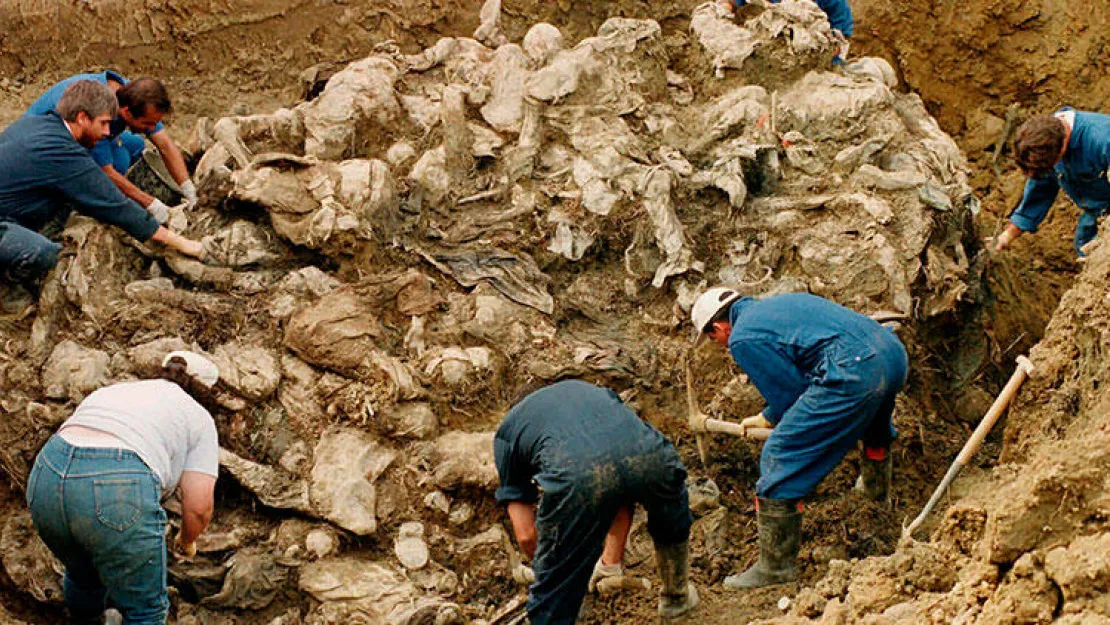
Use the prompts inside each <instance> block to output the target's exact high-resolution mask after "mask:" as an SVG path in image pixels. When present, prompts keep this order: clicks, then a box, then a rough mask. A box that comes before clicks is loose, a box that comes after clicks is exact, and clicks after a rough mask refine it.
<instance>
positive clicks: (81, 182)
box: [0, 80, 203, 283]
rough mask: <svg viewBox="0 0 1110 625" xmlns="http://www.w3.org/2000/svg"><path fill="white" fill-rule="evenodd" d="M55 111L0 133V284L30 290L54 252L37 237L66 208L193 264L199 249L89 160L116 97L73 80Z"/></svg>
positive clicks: (57, 248)
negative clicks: (177, 253) (164, 247)
mask: <svg viewBox="0 0 1110 625" xmlns="http://www.w3.org/2000/svg"><path fill="white" fill-rule="evenodd" d="M56 108H57V110H56V111H52V112H50V113H47V114H46V115H39V116H33V117H23V118H20V119H19V120H17V121H15V122H14V123H12V124H11V125H10V126H8V127H7V128H6V129H5V130H4V132H3V133H0V282H5V283H13V282H14V283H32V282H34V281H36V280H37V279H38V278H40V277H41V276H43V275H44V274H46V273H47V272H48V271H50V269H51V268H52V267H53V266H54V264H55V263H57V261H58V252H59V251H60V250H61V245H59V244H57V243H55V242H54V241H51V240H50V239H48V238H47V237H45V236H43V235H42V234H40V233H39V231H40V230H42V229H43V227H45V226H46V225H47V224H48V223H51V222H62V223H64V221H65V217H67V216H68V214H69V211H70V207H71V206H72V207H74V208H76V209H77V211H78V212H80V213H83V214H85V215H88V216H90V217H93V218H95V219H98V220H100V221H103V222H105V223H109V224H112V225H114V226H118V227H120V228H122V229H123V230H125V231H127V233H128V234H130V235H131V236H133V237H135V238H136V239H138V240H139V241H147V240H154V241H157V242H159V243H164V244H165V245H168V246H169V247H172V248H174V249H176V250H178V251H180V252H182V253H184V254H189V255H191V256H198V257H199V256H200V255H201V254H202V249H203V248H202V246H201V244H200V243H199V242H197V241H192V240H189V239H186V238H185V237H182V236H180V235H177V234H174V233H173V232H170V231H169V230H167V229H166V228H164V227H162V226H160V225H158V222H157V221H156V220H155V219H154V217H153V216H151V215H150V214H149V213H147V212H146V211H144V210H143V209H142V208H140V207H139V205H138V204H136V203H135V202H133V201H131V200H129V199H128V198H126V197H125V196H124V195H123V193H121V192H120V190H119V189H117V188H116V187H115V185H113V184H112V182H111V181H110V180H108V177H107V176H105V175H104V171H103V170H102V169H101V168H100V167H98V166H97V164H96V163H95V162H94V161H93V159H92V157H91V156H90V155H89V150H88V148H90V147H92V146H93V145H95V144H96V142H97V141H99V140H100V139H101V138H103V137H104V136H106V135H107V134H108V132H109V131H108V126H109V124H110V123H111V120H112V118H114V117H115V115H116V110H117V102H116V97H115V95H113V94H112V92H111V91H110V90H109V89H108V87H106V86H104V85H103V84H100V83H97V82H94V81H89V80H81V81H77V82H75V83H73V84H71V85H70V86H69V87H68V88H67V89H66V91H65V93H64V94H63V95H62V97H61V98H60V99H59V100H58V104H57V107H56Z"/></svg>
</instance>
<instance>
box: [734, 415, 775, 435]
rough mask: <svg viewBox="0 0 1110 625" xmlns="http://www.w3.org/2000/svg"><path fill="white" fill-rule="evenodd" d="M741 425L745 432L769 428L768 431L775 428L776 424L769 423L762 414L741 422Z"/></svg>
mask: <svg viewBox="0 0 1110 625" xmlns="http://www.w3.org/2000/svg"><path fill="white" fill-rule="evenodd" d="M740 425H742V426H743V427H744V430H745V432H746V431H747V430H752V429H757V428H768V429H770V428H773V427H775V424H773V423H771V422H770V421H768V420H767V419H766V418H765V417H764V416H763V413H762V412H761V413H759V414H757V415H755V416H754V417H748V418H747V419H744V420H743V421H741V422H740Z"/></svg>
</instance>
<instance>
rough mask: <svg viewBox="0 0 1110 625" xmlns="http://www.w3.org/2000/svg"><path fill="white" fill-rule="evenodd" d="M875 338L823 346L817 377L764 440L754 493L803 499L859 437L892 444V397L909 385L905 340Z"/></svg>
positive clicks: (880, 444) (877, 443)
mask: <svg viewBox="0 0 1110 625" xmlns="http://www.w3.org/2000/svg"><path fill="white" fill-rule="evenodd" d="M881 332H883V333H886V334H889V337H880V338H879V340H878V341H876V342H874V343H870V344H866V345H865V344H862V343H853V342H851V341H841V342H838V343H836V344H833V345H830V346H828V347H827V348H826V349H825V354H824V362H823V366H822V370H821V371H820V372H819V373H820V375H819V376H817V377H815V378H814V381H813V382H812V383H811V384H810V386H809V387H808V388H807V389H806V391H805V392H804V393H802V395H801V396H800V397H799V398H798V400H797V401H796V402H794V404H793V405H792V406H790V408H789V409H788V410H787V411H786V413H785V414H783V416H782V419H781V420H779V422H778V423H777V424H776V425H775V429H774V430H773V431H772V433H771V437H770V438H768V439H767V442H766V443H765V444H764V445H763V453H762V455H761V456H760V460H759V472H760V477H759V481H758V482H757V483H756V495H757V496H759V497H763V498H766V499H801V498H802V497H805V496H807V495H809V494H810V493H812V492H813V491H814V489H816V488H817V485H818V484H820V483H821V480H823V479H825V476H826V475H828V474H829V473H830V472H831V471H832V470H833V468H835V467H836V465H837V464H839V463H840V461H841V460H843V459H844V456H845V455H847V454H848V452H849V451H850V450H852V449H853V448H854V447H856V443H857V441H860V440H862V441H863V444H864V445H865V446H867V447H872V448H884V449H885V448H888V447H890V443H891V442H892V441H893V440H894V438H895V436H897V432H896V431H895V430H894V426H893V424H892V423H891V416H892V415H893V413H894V399H895V397H896V396H897V395H898V392H899V391H901V390H902V387H903V386H904V385H905V383H906V373H907V370H908V361H907V358H906V350H905V348H904V347H902V344H901V343H900V342H899V341H898V339H897V338H895V337H894V335H893V334H892V333H890V331H889V330H886V329H885V328H884V329H882V330H881Z"/></svg>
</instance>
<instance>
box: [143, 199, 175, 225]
mask: <svg viewBox="0 0 1110 625" xmlns="http://www.w3.org/2000/svg"><path fill="white" fill-rule="evenodd" d="M146 212H148V213H150V214H151V216H152V217H154V219H155V220H157V221H158V223H159V224H164V223H166V222H167V221H169V219H170V207H169V206H166V205H165V204H163V203H162V200H159V199H158V198H154V200H153V201H152V202H151V203H150V205H149V206H147V207H146Z"/></svg>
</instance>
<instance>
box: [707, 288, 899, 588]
mask: <svg viewBox="0 0 1110 625" xmlns="http://www.w3.org/2000/svg"><path fill="white" fill-rule="evenodd" d="M690 312H691V315H690V316H691V321H692V322H693V324H694V328H695V330H696V331H697V339H696V340H695V346H696V345H700V344H701V343H702V342H704V341H705V339H709V340H710V341H711V342H713V343H717V344H718V345H720V346H722V347H725V348H727V349H728V350H729V353H730V354H731V355H732V358H733V360H735V361H736V364H737V365H739V367H740V368H741V369H742V370H743V371H744V373H746V374H747V375H748V378H749V379H750V380H751V382H752V384H754V385H755V387H756V389H758V390H759V393H760V394H761V395H762V396H763V399H764V401H765V402H766V407H765V408H764V409H763V411H762V413H760V414H759V415H757V416H755V417H750V418H748V419H745V420H744V421H743V422H742V424H743V425H744V426H746V427H771V428H773V429H772V431H771V436H770V438H768V439H767V442H766V443H764V445H763V452H762V454H761V456H760V459H759V472H760V477H759V481H758V482H756V514H757V515H758V528H759V560H758V561H757V562H756V563H755V564H754V565H753V566H752V567H751V568H749V569H748V570H747V571H744V572H743V573H741V574H739V575H731V576H729V577H728V578H726V579H725V582H724V583H725V586H726V587H727V588H732V589H745V588H759V587H762V586H769V585H772V584H781V583H785V582H789V581H793V580H794V579H796V578H797V572H796V570H795V566H794V561H795V559H796V557H797V555H798V549H799V547H800V546H801V516H802V515H801V500H802V498H804V497H806V496H807V495H809V494H810V493H812V492H813V490H814V489H815V488H817V485H818V484H819V483H820V482H821V480H822V479H824V478H825V476H826V475H828V474H829V473H830V472H831V471H832V470H833V468H834V467H836V465H837V464H839V463H840V461H841V460H842V459H843V458H844V456H845V455H846V454H847V453H848V451H849V450H851V449H852V448H853V447H855V446H856V445H857V441H862V442H863V449H864V453H863V456H864V457H863V461H862V463H861V466H860V479H859V480H858V481H857V483H856V489H857V490H859V491H861V492H862V493H863V494H864V495H865V496H867V497H869V498H871V499H874V500H877V501H882V502H887V501H889V491H890V468H891V460H890V444H891V442H892V441H893V440H894V437H895V436H896V435H897V433H896V432H895V430H894V426H893V425H892V423H891V416H892V415H893V413H894V400H895V397H896V396H897V395H898V393H899V392H900V391H901V390H902V387H903V386H904V385H905V383H906V374H907V371H908V360H907V357H906V349H905V347H903V346H902V343H901V341H899V340H898V337H897V336H895V334H894V332H893V331H892V330H890V329H889V328H886V327H884V326H882V325H880V324H879V323H878V322H877V321H875V320H873V319H871V318H870V317H867V316H865V315H861V314H859V313H857V312H855V311H852V310H849V309H847V308H845V307H843V306H841V305H839V304H836V303H834V302H831V301H829V300H827V299H824V298H821V297H817V296H816V295H810V294H808V293H788V294H784V295H775V296H772V297H768V298H766V299H754V298H751V297H741V296H740V293H738V292H736V291H735V290H733V289H730V288H727V287H714V288H711V289H709V290H707V291H706V292H705V293H703V294H701V295H700V296H699V297H698V299H697V300H696V301H695V302H694V306H693V307H692V309H691V311H690Z"/></svg>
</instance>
